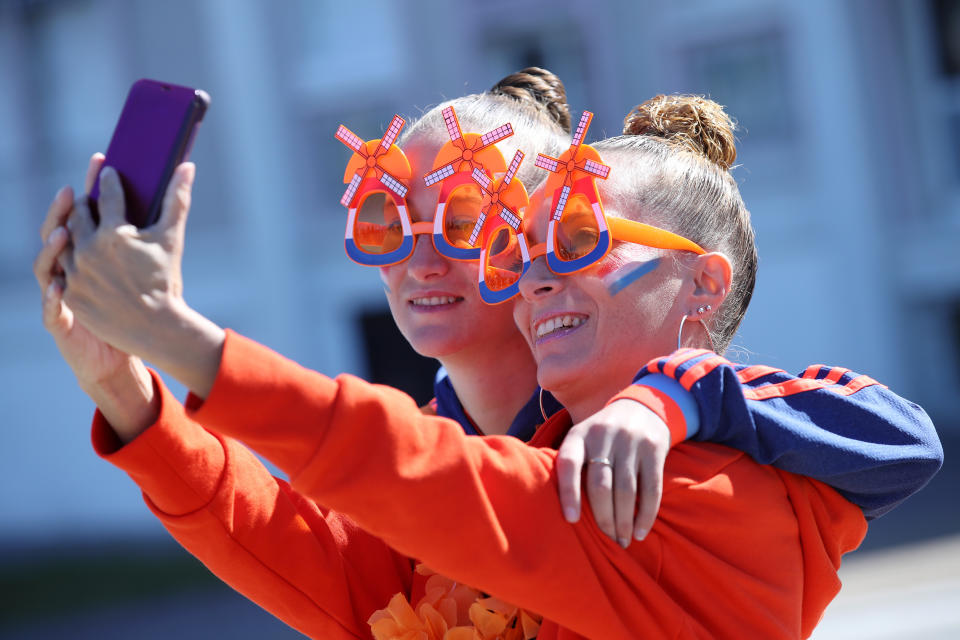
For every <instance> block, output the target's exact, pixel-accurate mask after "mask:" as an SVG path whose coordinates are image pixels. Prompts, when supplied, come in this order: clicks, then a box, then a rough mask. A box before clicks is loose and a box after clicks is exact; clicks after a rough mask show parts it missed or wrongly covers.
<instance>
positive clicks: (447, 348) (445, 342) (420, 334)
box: [404, 327, 469, 358]
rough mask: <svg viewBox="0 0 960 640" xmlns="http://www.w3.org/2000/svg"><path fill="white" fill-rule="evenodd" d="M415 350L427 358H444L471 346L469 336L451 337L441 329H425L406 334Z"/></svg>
mask: <svg viewBox="0 0 960 640" xmlns="http://www.w3.org/2000/svg"><path fill="white" fill-rule="evenodd" d="M404 337H406V339H407V342H409V343H410V346H411V347H413V350H414V351H416V352H417V353H419V354H420V355H422V356H424V357H427V358H442V357H444V356H448V355H451V354H454V353H457V352H459V351H462V350H464V349H465V348H467V347H468V346H469V342H468V341H469V336H457V335H451V334H450V332H449V331H446V330H445V329H443V328H439V327H423V328H419V329H415V330H413V331H412V332H410V333H405V336H404Z"/></svg>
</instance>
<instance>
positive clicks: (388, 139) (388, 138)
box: [377, 116, 406, 155]
mask: <svg viewBox="0 0 960 640" xmlns="http://www.w3.org/2000/svg"><path fill="white" fill-rule="evenodd" d="M404 124H406V120H404V119H403V118H401V117H400V116H393V120H391V121H390V126H389V127H387V132H386V133H385V134H383V137H382V138H381V139H380V146H379V147H377V155H379V154H380V153H381V152H382V153H386V152H387V151H388V150H389V149H390V145H392V144H393V142H394V140H396V139H397V136H399V135H400V131H401V130H402V129H403V125H404Z"/></svg>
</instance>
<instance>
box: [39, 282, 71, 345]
mask: <svg viewBox="0 0 960 640" xmlns="http://www.w3.org/2000/svg"><path fill="white" fill-rule="evenodd" d="M43 326H44V327H46V329H47V331H49V332H50V333H52V334H53V335H54V338H59V337H60V336H61V335H62V334H64V333H66V332H68V331H69V330H70V327H72V326H73V312H72V311H71V310H70V308H69V307H68V306H67V305H65V304H64V303H63V288H62V287H61V286H60V284H58V283H57V282H56V281H51V282H50V284H48V285H47V288H46V290H45V291H44V292H43Z"/></svg>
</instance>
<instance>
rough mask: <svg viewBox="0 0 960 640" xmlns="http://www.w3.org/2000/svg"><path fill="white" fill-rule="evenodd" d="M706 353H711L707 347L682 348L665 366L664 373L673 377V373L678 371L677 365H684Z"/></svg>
mask: <svg viewBox="0 0 960 640" xmlns="http://www.w3.org/2000/svg"><path fill="white" fill-rule="evenodd" d="M705 353H710V352H709V351H707V350H706V349H690V350H680V351H677V352H676V354H675V355H674V356H673V357H672V358H670V361H669V362H668V363H667V364H666V366H665V367H664V368H663V375H666V376H670V377H671V378H672V377H673V374H674V373H676V371H677V367H679V366H680V365H682V364H683V363H684V362H686V361H687V360H693V359H694V358H696V357H698V356H702V355H703V354H705Z"/></svg>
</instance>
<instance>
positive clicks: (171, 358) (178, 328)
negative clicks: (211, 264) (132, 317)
mask: <svg viewBox="0 0 960 640" xmlns="http://www.w3.org/2000/svg"><path fill="white" fill-rule="evenodd" d="M164 316H165V317H164V319H163V321H162V322H160V323H159V326H158V328H157V331H156V332H155V333H154V341H153V348H152V349H151V351H152V353H151V356H150V357H149V358H148V360H149V361H150V362H152V363H154V364H155V365H156V366H157V367H159V368H160V369H162V370H163V371H166V372H167V373H169V374H170V375H171V376H173V377H174V378H176V379H177V380H178V381H179V382H181V383H182V384H183V385H184V386H186V387H187V388H188V389H190V391H192V392H193V393H194V394H196V395H198V396H200V397H201V398H206V397H207V395H208V394H209V393H210V389H211V388H212V387H213V381H214V379H215V378H216V375H217V371H218V370H219V368H220V356H221V353H222V351H223V343H224V340H225V339H226V332H225V331H224V330H223V329H222V328H221V327H220V326H218V325H217V324H216V323H215V322H213V321H212V320H210V319H209V318H207V317H206V316H204V315H203V314H201V313H199V312H197V311H195V310H193V309H192V308H190V307H189V306H188V305H187V304H186V302H184V301H183V299H182V298H180V299H177V300H175V301H173V302H172V303H171V304H170V305H169V307H168V308H167V309H166V310H165V313H164Z"/></svg>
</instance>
